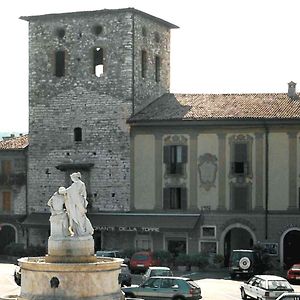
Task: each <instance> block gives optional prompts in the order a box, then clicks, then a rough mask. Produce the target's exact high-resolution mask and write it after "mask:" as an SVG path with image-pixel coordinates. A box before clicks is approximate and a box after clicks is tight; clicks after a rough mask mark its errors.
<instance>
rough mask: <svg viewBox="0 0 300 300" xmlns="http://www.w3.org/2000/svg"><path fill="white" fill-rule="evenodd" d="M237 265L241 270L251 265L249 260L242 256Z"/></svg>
mask: <svg viewBox="0 0 300 300" xmlns="http://www.w3.org/2000/svg"><path fill="white" fill-rule="evenodd" d="M239 266H240V268H241V269H242V270H247V269H249V268H250V266H251V261H250V259H249V258H248V257H246V256H245V257H242V258H241V259H240V261H239Z"/></svg>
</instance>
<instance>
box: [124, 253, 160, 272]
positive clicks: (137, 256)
mask: <svg viewBox="0 0 300 300" xmlns="http://www.w3.org/2000/svg"><path fill="white" fill-rule="evenodd" d="M152 266H160V261H159V260H158V259H155V258H154V257H153V253H152V252H149V251H141V252H136V253H134V254H133V255H132V257H131V259H130V264H129V267H130V271H131V272H132V273H139V272H144V271H146V270H147V269H148V268H149V267H152Z"/></svg>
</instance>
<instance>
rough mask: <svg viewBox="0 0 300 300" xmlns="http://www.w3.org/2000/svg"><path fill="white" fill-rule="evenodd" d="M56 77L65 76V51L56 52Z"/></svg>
mask: <svg viewBox="0 0 300 300" xmlns="http://www.w3.org/2000/svg"><path fill="white" fill-rule="evenodd" d="M55 76H57V77H62V76H65V51H64V50H59V51H56V52H55Z"/></svg>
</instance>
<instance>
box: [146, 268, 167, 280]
mask: <svg viewBox="0 0 300 300" xmlns="http://www.w3.org/2000/svg"><path fill="white" fill-rule="evenodd" d="M153 276H173V273H172V271H171V270H170V268H169V267H149V268H148V270H147V271H146V273H145V274H144V275H143V279H142V280H143V281H146V280H147V279H148V278H150V277H153Z"/></svg>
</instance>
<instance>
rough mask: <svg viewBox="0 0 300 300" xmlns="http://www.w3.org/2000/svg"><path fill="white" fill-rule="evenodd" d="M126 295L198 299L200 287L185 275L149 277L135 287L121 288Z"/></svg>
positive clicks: (146, 299) (180, 299)
mask: <svg viewBox="0 0 300 300" xmlns="http://www.w3.org/2000/svg"><path fill="white" fill-rule="evenodd" d="M122 290H123V292H124V293H125V296H126V297H131V298H136V297H140V298H143V299H145V300H148V299H172V300H182V299H187V300H199V299H202V296H201V289H200V287H199V286H198V285H197V284H196V283H195V282H194V281H193V280H191V279H189V278H185V277H170V276H155V277H150V278H149V279H148V280H146V281H145V282H144V283H142V284H141V285H139V286H137V287H133V286H132V287H124V288H122Z"/></svg>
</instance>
